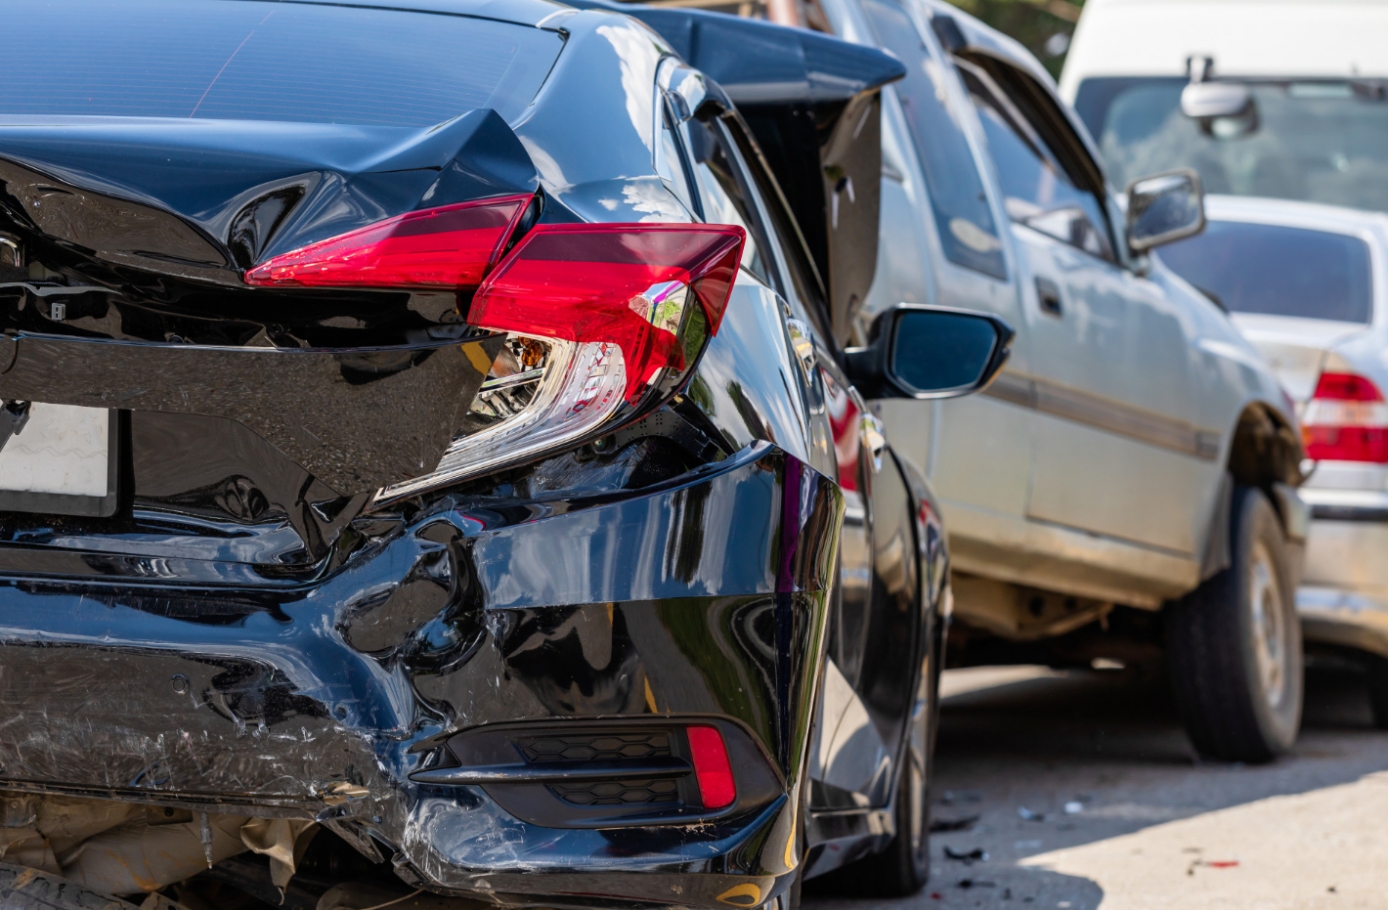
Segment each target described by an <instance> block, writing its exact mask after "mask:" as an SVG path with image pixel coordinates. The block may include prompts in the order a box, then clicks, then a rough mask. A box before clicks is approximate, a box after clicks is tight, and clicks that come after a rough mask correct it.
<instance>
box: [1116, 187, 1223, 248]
mask: <svg viewBox="0 0 1388 910" xmlns="http://www.w3.org/2000/svg"><path fill="white" fill-rule="evenodd" d="M1127 227H1128V246H1129V247H1131V248H1132V250H1133V252H1135V253H1143V252H1146V251H1147V250H1150V249H1152V248H1153V247H1158V246H1161V245H1162V244H1164V243H1171V242H1173V241H1176V240H1183V239H1185V238H1186V237H1192V236H1194V235H1196V234H1198V233H1200V232H1201V231H1203V230H1204V229H1205V194H1204V191H1203V190H1201V188H1200V175H1199V174H1197V173H1196V172H1195V171H1192V170H1188V169H1182V170H1178V171H1169V172H1167V173H1164V174H1154V175H1153V176H1151V177H1141V178H1139V179H1137V180H1134V181H1133V182H1132V183H1130V184H1128V225H1127Z"/></svg>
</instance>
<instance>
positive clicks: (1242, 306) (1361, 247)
mask: <svg viewBox="0 0 1388 910" xmlns="http://www.w3.org/2000/svg"><path fill="white" fill-rule="evenodd" d="M1158 255H1159V256H1161V259H1162V262H1164V263H1166V264H1167V265H1168V266H1170V267H1171V269H1172V270H1173V271H1175V272H1176V273H1177V274H1178V275H1180V276H1181V277H1182V278H1184V279H1186V280H1187V281H1189V282H1190V283H1191V284H1193V285H1195V286H1196V287H1197V288H1199V289H1200V290H1202V291H1204V292H1205V293H1206V294H1209V295H1211V296H1212V297H1214V298H1215V299H1216V300H1217V301H1218V302H1220V303H1222V304H1223V305H1224V306H1225V307H1226V308H1227V309H1229V310H1230V311H1232V312H1235V313H1267V314H1269V315H1273V316H1302V317H1306V318H1309V319H1334V320H1338V321H1340V322H1361V323H1368V322H1369V321H1370V319H1371V317H1372V314H1373V295H1372V287H1373V284H1372V278H1371V274H1372V273H1371V271H1370V267H1369V246H1368V244H1366V243H1365V242H1364V241H1363V240H1360V239H1359V238H1358V237H1351V236H1349V235H1347V234H1332V233H1329V232H1327V231H1313V230H1306V229H1303V228H1291V227H1282V226H1279V225H1271V224H1247V223H1243V222H1238V221H1212V222H1210V224H1209V225H1208V226H1207V227H1206V228H1205V231H1204V233H1202V234H1198V235H1196V236H1194V237H1191V238H1190V239H1188V240H1181V241H1178V242H1176V243H1173V244H1170V245H1169V246H1164V247H1162V248H1161V250H1160V252H1159V253H1158Z"/></svg>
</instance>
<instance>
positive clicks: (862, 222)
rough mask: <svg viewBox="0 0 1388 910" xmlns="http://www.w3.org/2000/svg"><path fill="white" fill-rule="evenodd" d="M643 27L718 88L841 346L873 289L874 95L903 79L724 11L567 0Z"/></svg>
mask: <svg viewBox="0 0 1388 910" xmlns="http://www.w3.org/2000/svg"><path fill="white" fill-rule="evenodd" d="M570 5H571V6H575V7H579V8H582V9H604V10H611V11H614V12H621V13H625V14H626V15H628V16H632V17H634V18H636V19H639V20H641V21H642V22H644V23H645V24H646V25H648V26H650V27H651V28H652V29H654V30H655V31H656V32H657V33H658V34H659V35H660V36H661V37H662V38H664V39H665V41H666V42H667V43H668V44H669V45H670V47H671V48H672V49H673V50H674V51H675V52H676V53H678V54H679V55H680V56H681V57H683V58H684V60H685V62H686V63H688V64H689V65H690V66H692V67H694V68H695V69H698V70H700V71H701V72H703V73H704V75H706V76H708V77H709V78H711V79H712V80H714V81H715V82H717V83H718V84H719V86H721V87H722V89H723V91H724V92H726V93H727V95H728V98H729V99H730V100H731V101H732V102H733V103H734V104H735V105H736V106H737V109H738V111H739V112H740V113H741V114H742V117H743V119H744V120H746V121H747V125H748V126H749V127H751V129H752V132H753V134H754V135H755V136H756V139H757V144H758V145H759V146H760V148H761V152H762V154H763V155H764V156H765V158H766V161H767V164H768V165H769V166H770V167H771V170H772V173H773V174H774V175H775V177H776V180H777V182H778V183H779V184H780V187H781V191H782V192H783V193H784V194H785V196H786V200H787V201H788V202H789V204H790V208H791V212H792V214H793V215H794V216H795V219H796V221H797V223H798V224H799V226H800V230H801V233H803V234H804V237H805V243H806V244H807V245H808V247H809V252H810V255H811V257H812V258H813V260H814V263H815V265H816V267H818V269H819V271H820V275H821V276H823V278H824V281H825V284H826V290H827V291H828V295H829V306H830V311H831V315H832V318H833V329H834V334H835V336H837V338H838V340H839V342H840V343H844V342H846V341H847V340H848V332H849V328H850V326H851V320H852V317H853V314H854V313H855V312H856V311H857V309H858V308H859V307H860V306H861V305H862V301H863V300H864V298H865V297H866V296H867V292H868V288H870V287H871V286H872V278H873V274H874V272H875V271H876V268H877V230H878V213H879V199H880V190H881V184H880V181H881V179H882V131H881V94H880V91H879V90H880V89H881V87H882V86H883V85H886V84H887V83H889V82H894V81H896V80H897V79H901V78H903V77H904V76H905V75H906V69H905V67H904V66H902V64H901V63H900V62H899V61H898V60H897V59H896V58H895V57H892V56H890V55H888V54H885V53H883V52H882V51H879V50H877V49H875V48H870V47H865V46H863V45H858V44H850V43H849V42H847V41H843V40H841V39H839V38H834V37H831V36H829V35H822V34H818V33H816V32H811V31H807V30H804V29H796V28H787V27H785V26H781V25H773V24H771V23H769V22H763V21H760V20H757V19H742V18H738V17H736V16H729V15H726V14H723V13H711V12H707V11H705V10H697V9H678V8H661V7H651V6H642V5H640V4H634V3H632V4H628V3H614V2H608V0H570Z"/></svg>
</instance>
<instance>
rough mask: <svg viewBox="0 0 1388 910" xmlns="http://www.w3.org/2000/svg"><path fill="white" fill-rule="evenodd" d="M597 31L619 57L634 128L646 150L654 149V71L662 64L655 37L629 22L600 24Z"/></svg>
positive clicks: (627, 106)
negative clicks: (657, 65)
mask: <svg viewBox="0 0 1388 910" xmlns="http://www.w3.org/2000/svg"><path fill="white" fill-rule="evenodd" d="M596 31H597V33H598V34H599V35H601V36H603V37H604V38H606V39H607V40H608V42H609V43H611V45H612V50H613V51H614V52H615V53H616V55H617V63H618V66H619V67H620V68H621V72H622V91H623V93H624V94H625V95H626V98H625V102H626V103H625V107H626V112H627V116H628V117H630V118H631V125H632V127H633V128H634V129H635V130H636V135H638V136H640V137H641V141H642V142H643V143H645V145H646V147H647V148H648V149H649V148H653V147H654V146H653V145H652V126H653V125H654V123H655V107H654V100H655V95H654V91H655V68H656V64H657V63H659V62H660V48H659V47H658V46H657V45H656V42H655V36H654V35H652V34H651V33H650V32H648V31H646V30H645V29H642V28H638V27H637V26H635V25H633V24H631V23H629V22H623V23H621V24H620V25H600V26H598V28H597V29H596Z"/></svg>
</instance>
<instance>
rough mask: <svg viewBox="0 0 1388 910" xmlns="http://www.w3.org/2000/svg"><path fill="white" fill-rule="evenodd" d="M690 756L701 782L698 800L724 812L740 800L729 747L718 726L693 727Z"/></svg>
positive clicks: (705, 805)
mask: <svg viewBox="0 0 1388 910" xmlns="http://www.w3.org/2000/svg"><path fill="white" fill-rule="evenodd" d="M688 734H689V753H690V757H691V758H693V759H694V778H695V780H697V781H698V783H699V798H700V799H701V800H702V801H703V804H704V808H705V809H722V808H724V807H725V806H731V805H732V804H733V800H735V799H737V784H736V783H735V782H734V781H733V769H732V765H731V764H730V763H729V762H728V748H727V746H725V745H724V744H723V734H721V733H719V732H718V728H717V727H690V728H689V730H688Z"/></svg>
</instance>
